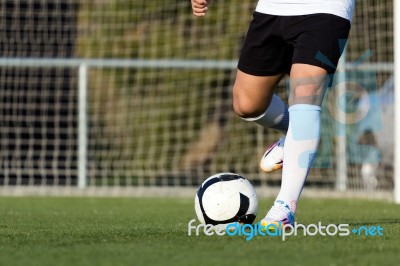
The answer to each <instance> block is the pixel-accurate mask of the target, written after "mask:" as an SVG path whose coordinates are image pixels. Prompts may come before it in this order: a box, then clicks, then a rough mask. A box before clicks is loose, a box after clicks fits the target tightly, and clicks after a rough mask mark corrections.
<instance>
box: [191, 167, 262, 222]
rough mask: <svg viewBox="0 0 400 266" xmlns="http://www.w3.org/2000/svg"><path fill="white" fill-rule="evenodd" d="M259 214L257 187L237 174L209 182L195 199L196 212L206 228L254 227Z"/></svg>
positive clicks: (219, 176) (206, 181)
mask: <svg viewBox="0 0 400 266" xmlns="http://www.w3.org/2000/svg"><path fill="white" fill-rule="evenodd" d="M257 210H258V200H257V195H256V191H255V189H254V187H253V186H252V185H251V184H250V182H249V181H248V180H247V179H246V178H244V177H243V176H240V175H238V174H234V173H219V174H215V175H213V176H211V177H209V178H207V179H206V180H205V181H204V182H203V183H202V184H201V186H200V187H199V189H198V190H197V193H196V196H195V211H196V215H197V219H198V220H199V221H200V223H202V224H212V225H218V224H229V223H234V222H239V223H244V224H251V223H253V221H254V219H255V218H256V215H257Z"/></svg>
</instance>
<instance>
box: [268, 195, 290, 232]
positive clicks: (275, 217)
mask: <svg viewBox="0 0 400 266" xmlns="http://www.w3.org/2000/svg"><path fill="white" fill-rule="evenodd" d="M294 220H295V219H294V213H293V212H292V211H291V210H290V208H289V205H287V204H286V203H284V202H283V201H281V200H277V201H275V203H274V206H272V208H271V209H270V210H269V211H268V213H267V215H266V216H265V217H264V219H262V220H261V222H260V223H261V225H262V226H268V225H270V224H274V225H275V226H277V227H279V225H281V226H282V227H283V228H285V225H292V226H293V225H294Z"/></svg>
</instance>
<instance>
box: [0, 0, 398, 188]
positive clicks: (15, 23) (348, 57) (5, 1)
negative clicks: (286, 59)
mask: <svg viewBox="0 0 400 266" xmlns="http://www.w3.org/2000/svg"><path fill="white" fill-rule="evenodd" d="M255 5H256V1H254V0H240V1H239V0H231V1H229V4H227V3H226V2H225V1H215V3H213V4H212V6H210V8H209V12H208V14H207V16H206V17H204V18H197V17H194V16H193V15H192V11H191V6H190V1H189V0H186V1H177V0H153V1H144V0H134V1H128V0H90V1H89V0H18V1H16V0H12V1H11V0H1V1H0V13H1V15H0V47H1V49H0V53H1V59H0V84H1V90H0V98H1V100H2V103H1V107H0V117H1V119H0V123H1V126H0V129H1V130H0V132H1V133H0V167H1V168H0V186H1V189H0V191H1V193H6V194H7V193H8V192H9V191H12V190H13V189H15V188H46V189H50V190H51V189H54V188H76V187H79V188H110V187H113V188H120V189H122V188H145V187H160V188H165V189H167V188H169V187H174V188H175V187H179V188H187V187H196V186H198V185H199V184H200V183H201V182H202V181H203V180H204V179H206V178H207V177H208V176H209V175H212V174H214V173H217V172H227V171H230V172H236V173H239V174H242V175H243V176H246V177H247V178H249V179H250V180H251V181H252V182H253V184H254V185H256V186H258V187H272V188H274V187H279V184H280V172H276V173H273V174H264V173H262V172H260V170H259V168H258V164H259V160H260V158H261V156H262V154H263V153H264V151H265V149H266V148H267V147H268V146H269V145H270V144H272V143H273V142H275V141H276V140H277V139H278V138H279V137H281V136H280V133H279V132H277V131H274V130H269V129H268V130H267V129H263V128H261V127H259V126H257V125H255V124H252V123H247V122H244V121H243V120H241V119H240V118H238V117H237V116H236V115H235V114H234V113H233V111H232V108H231V88H232V85H233V81H234V76H235V70H236V62H237V58H238V54H239V52H240V48H241V45H242V42H243V40H244V38H245V35H246V30H247V27H248V24H249V22H250V20H251V18H252V12H253V10H254V9H255ZM392 6H393V1H378V0H370V1H361V0H357V1H356V10H355V14H354V18H353V26H352V29H351V33H350V39H349V42H348V44H347V47H346V52H345V55H344V56H343V58H342V59H343V60H342V62H341V64H340V66H339V69H338V72H337V74H336V75H335V82H334V83H333V86H332V88H330V89H329V90H328V91H327V93H326V98H325V101H324V105H323V132H322V139H321V144H320V150H319V155H318V157H317V159H316V161H315V164H314V168H313V169H312V171H311V173H310V177H309V179H308V181H307V184H306V185H307V187H310V188H315V189H316V190H317V191H350V192H351V193H357V192H365V195H367V196H372V195H373V193H369V192H370V191H379V192H382V193H388V194H391V193H392V190H393V145H394V141H393V90H394V85H393V76H392V75H393V7H392ZM277 93H278V94H279V95H281V96H282V97H283V98H284V99H286V96H287V84H286V81H282V83H281V84H280V85H279V87H278V88H277Z"/></svg>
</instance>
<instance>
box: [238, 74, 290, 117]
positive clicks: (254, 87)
mask: <svg viewBox="0 0 400 266" xmlns="http://www.w3.org/2000/svg"><path fill="white" fill-rule="evenodd" d="M282 76H283V75H282V74H278V75H273V76H254V75H250V74H247V73H245V72H242V71H241V70H238V71H237V73H236V80H235V84H234V86H233V108H234V110H235V112H236V113H237V114H238V115H239V116H241V117H254V116H257V115H260V114H262V113H263V112H264V111H265V110H266V109H267V107H268V106H269V103H270V101H271V98H272V94H273V92H274V88H275V87H276V86H277V84H278V83H279V81H280V80H281V79H282Z"/></svg>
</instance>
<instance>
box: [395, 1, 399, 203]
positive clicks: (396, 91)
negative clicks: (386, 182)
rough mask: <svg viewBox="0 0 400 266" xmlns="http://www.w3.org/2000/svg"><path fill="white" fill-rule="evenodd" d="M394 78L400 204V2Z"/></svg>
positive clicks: (396, 189)
mask: <svg viewBox="0 0 400 266" xmlns="http://www.w3.org/2000/svg"><path fill="white" fill-rule="evenodd" d="M394 47H395V49H394V76H395V83H394V84H395V95H394V96H395V101H394V106H395V114H394V125H395V127H394V128H395V131H394V136H395V142H394V144H395V145H394V149H395V152H394V154H395V157H394V158H395V159H394V199H395V202H396V203H398V204H400V89H399V88H398V87H399V86H400V1H399V0H395V1H394Z"/></svg>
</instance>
